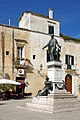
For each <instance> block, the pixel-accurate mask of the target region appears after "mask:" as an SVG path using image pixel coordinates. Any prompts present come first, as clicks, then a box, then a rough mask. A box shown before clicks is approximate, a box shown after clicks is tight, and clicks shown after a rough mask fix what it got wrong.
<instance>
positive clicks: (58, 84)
mask: <svg viewBox="0 0 80 120" xmlns="http://www.w3.org/2000/svg"><path fill="white" fill-rule="evenodd" d="M47 67H48V78H49V80H50V81H52V82H53V91H52V92H53V93H55V92H56V91H59V90H64V82H63V81H62V63H61V62H60V61H50V62H48V63H47Z"/></svg>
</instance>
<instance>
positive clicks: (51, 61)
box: [26, 35, 65, 112]
mask: <svg viewBox="0 0 80 120" xmlns="http://www.w3.org/2000/svg"><path fill="white" fill-rule="evenodd" d="M46 47H48V54H47V58H48V62H47V67H48V76H46V81H45V82H44V84H45V86H44V88H43V89H42V90H39V91H38V93H37V95H36V97H33V100H32V103H27V104H26V105H27V106H28V107H30V108H32V109H37V110H41V111H49V112H53V111H54V99H55V94H58V93H59V92H61V91H62V92H63V91H64V90H65V84H64V82H63V81H62V62H61V60H60V52H61V46H60V45H59V44H58V41H57V39H55V38H54V35H51V40H50V41H49V42H48V43H47V45H45V46H44V47H43V48H42V49H45V48H46Z"/></svg>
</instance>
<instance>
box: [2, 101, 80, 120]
mask: <svg viewBox="0 0 80 120" xmlns="http://www.w3.org/2000/svg"><path fill="white" fill-rule="evenodd" d="M30 101H31V99H22V100H9V101H0V120H80V110H75V111H72V110H71V111H68V112H61V113H54V114H51V113H43V112H40V111H39V112H38V111H31V110H28V109H26V107H25V105H26V102H30ZM21 106H23V107H21Z"/></svg>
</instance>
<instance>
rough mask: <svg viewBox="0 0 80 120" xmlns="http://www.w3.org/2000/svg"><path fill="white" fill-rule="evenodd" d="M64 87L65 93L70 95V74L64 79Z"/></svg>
mask: <svg viewBox="0 0 80 120" xmlns="http://www.w3.org/2000/svg"><path fill="white" fill-rule="evenodd" d="M65 85H66V90H67V92H70V93H72V76H71V75H70V74H67V75H66V77H65Z"/></svg>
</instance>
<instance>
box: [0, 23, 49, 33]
mask: <svg viewBox="0 0 80 120" xmlns="http://www.w3.org/2000/svg"><path fill="white" fill-rule="evenodd" d="M0 26H2V27H8V28H12V29H19V30H24V31H29V32H34V33H40V34H45V35H49V34H48V33H44V32H39V31H34V30H29V29H26V28H20V27H17V26H9V25H6V24H0Z"/></svg>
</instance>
